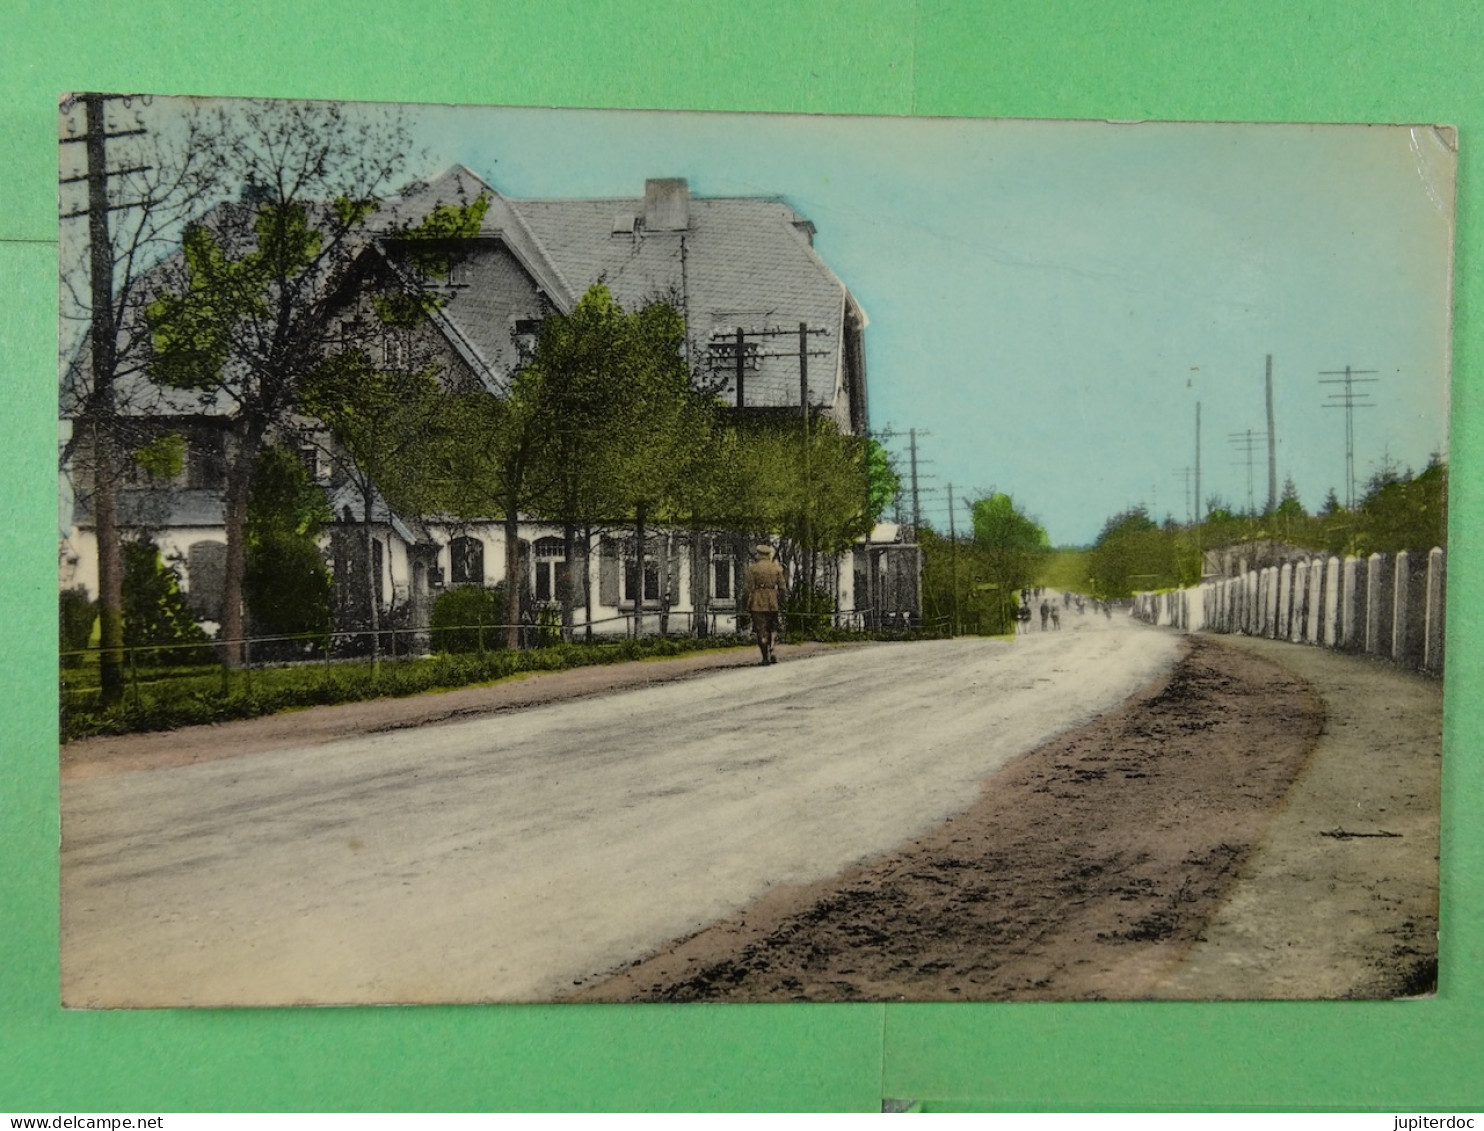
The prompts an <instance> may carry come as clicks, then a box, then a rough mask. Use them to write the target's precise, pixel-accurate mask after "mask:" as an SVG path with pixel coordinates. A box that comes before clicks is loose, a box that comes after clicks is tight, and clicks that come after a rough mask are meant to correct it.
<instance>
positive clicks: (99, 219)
mask: <svg viewBox="0 0 1484 1131" xmlns="http://www.w3.org/2000/svg"><path fill="white" fill-rule="evenodd" d="M118 97H120V96H119V95H106V94H83V95H80V96H79V98H78V101H80V102H81V103H82V104H83V109H84V112H85V115H86V125H87V129H86V132H84V133H83V134H81V135H80V136H73V137H66V138H62V142H63V143H64V144H81V145H82V146H83V147H84V153H85V155H86V161H87V172H86V173H85V174H83V175H82V176H78V177H67V178H63V180H62V182H61V183H62V184H69V183H76V182H80V181H85V182H86V183H87V186H88V206H87V208H85V209H80V210H78V211H76V212H70V213H67V214H66V215H65V216H63V217H62V219H64V220H66V219H72V218H74V217H78V216H84V215H85V216H87V218H88V251H89V285H90V292H91V295H90V302H91V304H92V310H91V311H90V316H91V317H90V327H89V343H88V346H89V353H90V355H91V359H92V385H93V387H92V389H91V395H90V396H89V398H88V403H87V407H86V409H85V410H84V411H85V412H86V414H87V417H88V426H89V433H90V439H91V441H92V448H93V453H92V459H93V493H92V499H91V507H92V511H93V534H94V538H95V540H96V541H97V544H98V633H99V640H98V644H99V652H98V659H99V683H100V686H101V688H102V693H103V701H104V702H105V703H111V702H116V701H117V700H118V699H119V697H120V696H121V695H122V694H123V685H124V671H123V661H124V652H123V648H124V571H123V560H122V557H121V554H120V544H119V529H118V496H117V495H116V493H115V489H116V486H117V485H116V484H115V482H114V475H115V468H116V466H117V454H116V453H115V452H114V439H115V437H114V434H113V425H114V415H115V411H116V408H117V405H116V403H115V399H114V383H113V378H114V370H115V368H116V367H117V363H118V354H117V351H118V323H117V321H116V319H115V317H114V309H113V268H114V263H113V240H112V237H111V235H110V233H109V226H108V213H109V212H110V211H112V210H113V209H115V208H128V207H131V206H132V205H130V204H127V203H124V204H119V205H110V204H109V202H108V179H109V177H110V176H112V175H115V174H111V173H110V172H109V169H108V139H109V138H115V137H129V136H132V135H136V134H142V133H144V132H145V131H144V130H143V129H142V128H141V129H133V130H118V131H115V132H113V133H110V132H109V130H108V122H107V115H106V114H105V112H104V111H105V109H106V106H107V103H108V102H110V101H112V100H113V99H115V98H118ZM135 171H142V170H118V171H117V172H119V173H123V172H135ZM146 203H148V202H145V201H141V202H139V205H140V206H143V205H144V204H146Z"/></svg>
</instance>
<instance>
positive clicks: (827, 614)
mask: <svg viewBox="0 0 1484 1131" xmlns="http://www.w3.org/2000/svg"><path fill="white" fill-rule="evenodd" d="M834 613H835V595H834V594H833V593H831V592H830V591H829V590H828V589H824V588H821V587H818V586H806V585H796V586H794V587H793V588H792V589H791V590H789V593H788V599H787V600H786V601H785V602H784V606H783V627H784V631H785V632H786V633H787V634H788V636H789V637H790V638H791V639H794V638H797V637H800V636H802V637H804V638H805V639H808V640H818V639H821V638H822V637H823V636H824V634H825V633H827V632H828V630H829V629H830V627H831V625H832V624H833V617H834Z"/></svg>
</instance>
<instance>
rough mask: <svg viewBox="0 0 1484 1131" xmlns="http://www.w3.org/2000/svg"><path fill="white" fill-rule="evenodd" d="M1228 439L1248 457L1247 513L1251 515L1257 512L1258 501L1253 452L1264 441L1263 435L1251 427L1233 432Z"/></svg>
mask: <svg viewBox="0 0 1484 1131" xmlns="http://www.w3.org/2000/svg"><path fill="white" fill-rule="evenodd" d="M1227 439H1228V440H1229V442H1230V443H1231V444H1232V446H1233V447H1235V448H1236V449H1237V451H1239V452H1242V453H1243V454H1245V455H1246V457H1247V513H1248V514H1249V515H1252V514H1256V513H1257V512H1256V506H1257V501H1256V496H1255V494H1254V492H1253V481H1252V453H1253V452H1255V451H1256V450H1257V446H1258V445H1259V444H1260V443H1262V440H1263V437H1262V435H1261V434H1260V433H1257V432H1253V431H1252V429H1251V428H1249V429H1247V431H1245V432H1232V433H1230V434H1229V435H1228V437H1227Z"/></svg>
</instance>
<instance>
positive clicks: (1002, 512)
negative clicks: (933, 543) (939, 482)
mask: <svg viewBox="0 0 1484 1131" xmlns="http://www.w3.org/2000/svg"><path fill="white" fill-rule="evenodd" d="M972 513H973V521H974V546H975V548H976V549H977V550H978V551H979V556H980V558H981V560H982V570H981V572H982V574H983V578H982V580H983V581H985V582H990V583H993V584H995V585H998V586H999V590H1000V592H1001V593H1003V594H1010V593H1012V592H1014V591H1016V590H1020V589H1024V588H1025V587H1026V586H1028V585H1031V584H1032V583H1033V582H1034V581H1035V578H1036V574H1037V573H1038V572H1039V570H1040V568H1041V562H1042V561H1043V560H1044V559H1045V557H1046V555H1047V554H1048V553H1049V552H1050V550H1051V541H1050V539H1049V538H1047V536H1046V531H1045V530H1043V529H1041V527H1040V525H1039V524H1037V523H1036V522H1035V521H1034V520H1033V519H1030V518H1028V517H1027V516H1026V515H1024V514H1022V513H1021V512H1020V511H1019V510H1017V509H1016V507H1015V502H1014V500H1013V499H1011V498H1010V496H1009V495H1006V494H1003V493H999V494H994V495H990V496H989V497H988V498H984V499H978V500H976V501H975V502H974V504H973V509H972ZM1012 611H1013V609H1012Z"/></svg>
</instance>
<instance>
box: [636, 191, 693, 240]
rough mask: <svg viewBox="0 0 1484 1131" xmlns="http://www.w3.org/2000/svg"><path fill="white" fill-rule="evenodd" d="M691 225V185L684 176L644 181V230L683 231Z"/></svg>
mask: <svg viewBox="0 0 1484 1131" xmlns="http://www.w3.org/2000/svg"><path fill="white" fill-rule="evenodd" d="M689 227H690V186H689V185H688V184H686V183H685V178H684V177H660V178H656V179H653V180H648V181H645V182H644V230H645V231H646V232H683V231H685V230H686V229H687V228H689Z"/></svg>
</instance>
